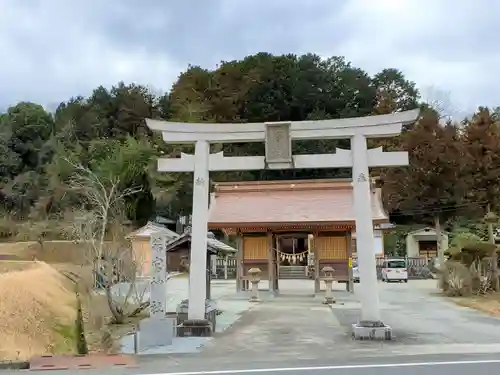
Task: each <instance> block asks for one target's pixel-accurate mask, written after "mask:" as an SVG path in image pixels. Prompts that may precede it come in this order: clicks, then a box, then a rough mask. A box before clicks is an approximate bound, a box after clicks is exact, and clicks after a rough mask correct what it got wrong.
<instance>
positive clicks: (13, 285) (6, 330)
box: [0, 262, 76, 359]
mask: <svg viewBox="0 0 500 375" xmlns="http://www.w3.org/2000/svg"><path fill="white" fill-rule="evenodd" d="M34 263H35V264H34V265H33V267H32V268H30V269H25V270H20V271H12V272H7V273H4V274H0V337H1V340H0V359H28V358H30V357H32V356H37V355H44V354H51V353H58V354H62V353H68V352H72V350H73V345H74V337H75V335H74V329H73V327H74V321H75V316H76V310H75V309H76V301H75V293H74V289H73V285H72V284H71V282H70V281H69V280H68V279H67V278H66V277H65V276H63V275H61V273H59V272H58V271H57V270H55V269H54V268H52V267H50V266H49V265H47V264H45V263H42V262H34Z"/></svg>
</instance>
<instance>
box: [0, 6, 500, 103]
mask: <svg viewBox="0 0 500 375" xmlns="http://www.w3.org/2000/svg"><path fill="white" fill-rule="evenodd" d="M0 9H1V11H0V51H1V58H0V107H2V106H5V105H7V104H9V103H14V102H16V101H19V100H32V101H37V102H40V103H43V104H45V103H53V102H58V101H62V100H66V99H68V98H69V97H71V96H76V95H88V94H89V93H90V91H91V90H92V89H93V88H95V87H96V86H98V85H101V84H102V85H105V86H111V85H113V84H115V83H117V82H118V81H120V80H123V81H125V82H137V83H142V84H145V85H149V86H153V87H155V88H158V89H163V90H168V89H169V88H170V86H171V84H172V83H173V81H174V80H175V78H176V77H177V76H178V74H179V73H180V72H181V71H182V70H183V69H185V67H186V66H187V65H188V64H190V63H191V64H199V65H202V66H205V67H213V66H215V64H216V63H218V62H219V61H220V60H227V59H237V58H242V57H244V56H245V55H246V54H249V53H255V52H259V51H267V52H272V53H305V52H313V53H318V54H320V55H322V56H325V57H327V56H332V55H344V56H346V58H347V59H348V60H350V61H352V62H353V64H354V65H356V66H359V67H361V68H363V69H365V70H367V71H368V72H369V73H371V74H374V73H376V72H377V71H380V70H381V69H383V68H398V69H401V70H402V71H403V72H404V73H405V74H406V76H407V77H408V78H409V79H411V80H414V81H415V82H416V83H417V85H418V86H419V87H421V88H422V89H423V90H425V89H426V88H428V87H436V88H438V89H439V90H442V91H445V92H447V91H449V92H450V93H451V94H450V96H451V100H452V101H453V102H455V103H456V106H458V107H459V108H460V109H461V110H463V111H471V110H473V109H474V108H475V107H476V106H477V105H479V104H481V105H495V104H500V78H498V74H496V71H497V69H498V68H497V67H498V66H499V63H500V52H497V51H500V50H499V48H497V47H498V44H499V42H498V41H497V38H496V35H497V34H498V31H499V26H497V24H498V23H497V19H498V17H499V16H500V3H499V2H498V1H495V0H482V1H460V2H457V1H453V0H439V1H436V0H335V1H332V0H295V1H289V0H287V1H285V0H275V1H272V2H271V1H269V0H253V1H250V0H248V1H246V0H239V1H232V0H212V1H210V2H206V0H184V1H183V2H166V1H162V0H149V1H144V2H140V3H139V2H137V1H133V0H121V1H119V2H106V1H98V0H87V1H83V0H74V1H65V0H25V1H19V0H0Z"/></svg>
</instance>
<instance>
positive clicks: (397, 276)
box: [382, 259, 408, 283]
mask: <svg viewBox="0 0 500 375" xmlns="http://www.w3.org/2000/svg"><path fill="white" fill-rule="evenodd" d="M382 281H385V282H387V283H388V282H390V281H398V282H405V283H407V282H408V267H407V264H406V260H405V259H386V260H384V264H383V265H382Z"/></svg>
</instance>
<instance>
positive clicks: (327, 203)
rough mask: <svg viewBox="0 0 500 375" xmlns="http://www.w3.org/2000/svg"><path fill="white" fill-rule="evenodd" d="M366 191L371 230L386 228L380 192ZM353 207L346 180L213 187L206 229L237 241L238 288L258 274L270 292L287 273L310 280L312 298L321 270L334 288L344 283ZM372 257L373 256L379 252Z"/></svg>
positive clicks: (276, 287)
mask: <svg viewBox="0 0 500 375" xmlns="http://www.w3.org/2000/svg"><path fill="white" fill-rule="evenodd" d="M371 191H372V200H371V213H372V218H373V224H374V227H377V226H379V225H383V224H387V223H389V218H388V215H387V213H386V212H385V211H384V208H383V206H382V199H381V190H380V188H376V187H375V185H374V184H373V183H372V184H371ZM353 204H354V199H353V187H352V181H351V180H350V179H329V180H298V181H257V182H256V181H252V182H224V183H216V184H215V191H214V192H213V193H212V197H211V204H210V210H209V220H208V221H209V222H208V226H209V229H212V230H216V229H217V230H222V231H223V232H225V233H226V234H227V235H237V236H238V253H237V256H238V259H237V283H238V286H239V287H240V288H241V285H242V284H244V282H245V280H248V270H249V269H250V268H259V269H260V270H261V271H262V274H261V279H262V280H269V285H270V289H271V290H272V291H274V292H278V291H279V279H280V278H285V277H284V276H285V275H288V274H289V273H290V271H291V270H292V271H293V272H299V273H303V275H304V277H309V278H311V279H313V280H314V281H315V292H318V291H319V287H320V277H321V276H322V275H321V271H320V270H321V269H323V267H325V266H331V267H332V268H334V269H335V275H334V276H335V278H336V280H337V281H338V282H347V281H348V278H349V270H348V263H349V258H350V257H352V256H353V254H352V251H353V249H355V246H354V241H355V240H354V238H353V237H355V235H354V233H355V214H354V207H353ZM378 232H379V231H378ZM353 235H354V236H353ZM380 240H382V239H380ZM373 251H374V256H375V255H376V253H377V252H379V251H380V249H373Z"/></svg>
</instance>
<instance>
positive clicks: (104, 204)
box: [65, 159, 148, 323]
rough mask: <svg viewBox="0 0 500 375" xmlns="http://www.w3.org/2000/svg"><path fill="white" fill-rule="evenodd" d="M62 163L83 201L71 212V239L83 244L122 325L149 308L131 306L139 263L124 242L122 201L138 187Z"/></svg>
mask: <svg viewBox="0 0 500 375" xmlns="http://www.w3.org/2000/svg"><path fill="white" fill-rule="evenodd" d="M65 160H66V161H67V162H68V163H69V164H71V165H72V166H73V168H74V173H73V175H72V177H71V178H70V180H69V187H70V188H71V189H72V190H73V191H74V192H77V193H78V194H79V196H80V199H81V201H82V209H81V210H80V211H75V212H73V213H72V216H73V218H72V224H73V225H72V228H71V232H70V236H71V237H72V238H73V239H74V240H75V241H77V242H79V243H80V244H82V245H83V247H84V249H85V258H86V262H87V263H88V264H91V265H92V270H93V277H94V281H95V284H100V286H101V287H102V288H103V290H104V291H105V293H106V297H107V301H108V306H109V309H110V312H111V315H112V317H113V321H114V322H115V323H123V322H124V320H125V318H126V317H128V316H130V314H137V313H138V312H139V311H141V310H142V309H144V308H145V307H147V305H148V304H147V302H144V301H141V302H140V303H139V306H133V305H134V304H133V303H131V301H133V300H134V299H133V296H134V295H136V294H137V288H136V285H135V284H136V283H135V281H136V274H137V270H138V266H139V264H138V262H137V260H136V259H135V257H134V253H133V251H132V249H131V246H130V244H129V243H128V241H127V240H126V239H125V233H124V225H123V223H124V220H123V216H124V215H123V212H124V209H123V207H124V205H123V201H124V199H125V198H126V197H128V196H131V195H133V194H136V193H138V192H140V191H141V188H139V187H131V188H121V186H120V179H119V177H117V176H112V175H108V176H105V177H103V176H100V175H99V174H97V173H94V172H93V171H92V170H91V169H90V168H88V167H85V166H83V165H81V164H77V163H73V162H72V161H70V160H68V159H65ZM138 309H139V310H138Z"/></svg>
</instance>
